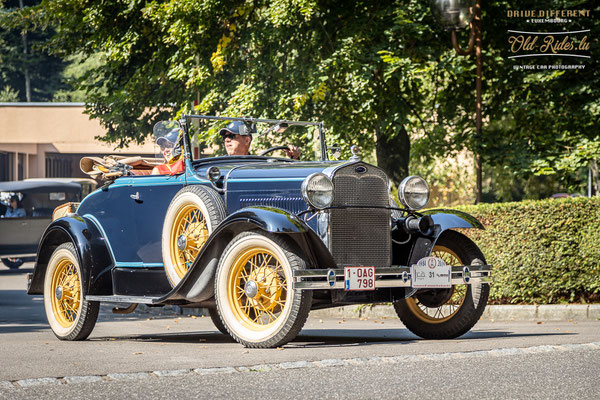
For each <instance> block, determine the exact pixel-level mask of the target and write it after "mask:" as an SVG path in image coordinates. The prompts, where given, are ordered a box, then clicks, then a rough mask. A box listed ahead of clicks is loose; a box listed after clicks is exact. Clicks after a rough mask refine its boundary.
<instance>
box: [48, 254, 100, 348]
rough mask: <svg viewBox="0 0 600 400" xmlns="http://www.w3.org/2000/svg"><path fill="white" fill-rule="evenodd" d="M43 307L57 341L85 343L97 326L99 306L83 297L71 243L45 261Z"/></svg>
mask: <svg viewBox="0 0 600 400" xmlns="http://www.w3.org/2000/svg"><path fill="white" fill-rule="evenodd" d="M44 307H45V309H46V316H47V318H48V323H50V328H52V331H53V332H54V334H55V335H56V337H58V338H59V339H60V340H84V339H86V338H87V337H88V336H89V335H90V333H92V330H93V329H94V326H95V325H96V320H97V319H98V310H99V308H100V303H99V302H97V301H87V300H85V298H84V297H83V291H82V280H81V265H80V264H79V260H78V257H77V253H76V252H75V246H73V243H63V244H61V245H60V246H58V247H57V248H56V250H55V251H54V253H52V256H51V257H50V261H48V267H47V269H46V277H45V280H44Z"/></svg>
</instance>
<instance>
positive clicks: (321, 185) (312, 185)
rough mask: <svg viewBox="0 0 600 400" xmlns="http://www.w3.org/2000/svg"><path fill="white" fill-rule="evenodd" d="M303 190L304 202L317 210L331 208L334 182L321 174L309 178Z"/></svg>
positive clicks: (303, 184) (305, 181) (303, 183)
mask: <svg viewBox="0 0 600 400" xmlns="http://www.w3.org/2000/svg"><path fill="white" fill-rule="evenodd" d="M301 190H302V197H304V200H305V201H306V202H307V203H308V204H310V205H311V206H313V207H315V208H325V207H329V206H330V205H331V203H332V202H333V182H331V179H329V178H328V177H327V175H325V174H322V173H320V172H317V173H314V174H311V175H309V176H307V177H306V179H305V180H304V182H302V189H301Z"/></svg>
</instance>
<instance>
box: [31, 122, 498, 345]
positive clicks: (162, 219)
mask: <svg viewBox="0 0 600 400" xmlns="http://www.w3.org/2000/svg"><path fill="white" fill-rule="evenodd" d="M196 119H201V120H204V121H206V120H227V121H231V120H238V121H243V122H245V123H247V124H248V125H252V124H259V126H260V124H263V123H264V124H267V126H270V127H269V128H268V129H267V132H266V134H267V135H275V134H278V135H280V136H279V138H280V141H284V140H285V136H284V134H283V131H284V130H285V128H286V127H289V126H293V125H303V126H313V127H315V128H313V129H316V130H317V132H318V136H319V146H320V153H321V157H320V160H318V161H296V160H291V159H287V158H279V157H274V156H272V155H267V154H268V153H269V152H271V151H274V150H276V149H277V148H271V149H268V150H267V151H266V152H264V153H267V154H263V155H261V156H251V155H249V156H231V157H213V158H204V159H196V160H195V159H193V157H192V152H191V151H190V148H191V145H190V137H189V134H188V133H189V130H190V126H191V125H192V122H193V121H194V120H196ZM176 124H177V126H178V127H179V129H181V131H182V132H183V134H182V135H181V142H180V145H182V148H183V151H182V154H183V159H184V162H185V171H184V172H183V173H180V174H176V175H161V176H157V175H143V174H139V172H136V171H135V170H134V169H132V168H131V167H129V166H125V165H124V166H122V167H123V168H122V174H120V175H122V176H121V177H118V178H116V179H114V177H115V173H114V172H111V175H110V176H112V178H113V180H110V181H107V183H106V184H105V185H104V186H103V187H102V188H100V189H98V190H97V191H95V192H94V193H92V194H90V195H89V196H88V197H86V198H85V199H84V200H83V201H82V202H81V205H79V208H78V209H77V211H76V213H72V214H69V215H67V216H64V217H62V218H59V219H57V220H55V221H54V222H52V224H51V225H50V226H49V227H48V229H47V230H46V232H45V233H44V235H43V238H42V240H41V242H40V245H39V249H38V254H37V262H36V265H35V271H34V273H33V275H32V276H30V277H29V293H30V294H42V293H43V294H44V303H45V308H46V313H47V316H48V320H49V323H50V326H51V328H52V330H53V331H54V333H55V334H56V336H57V337H58V338H59V339H63V340H81V339H85V338H86V337H87V336H88V335H89V334H90V333H91V331H92V329H93V327H94V325H95V323H96V318H97V315H98V308H99V304H100V303H101V302H107V303H110V302H115V303H116V302H120V303H123V302H126V303H129V304H131V307H129V310H133V309H134V308H135V306H136V305H137V304H139V303H144V304H150V305H155V306H156V305H166V304H176V305H179V306H181V307H207V308H209V309H210V313H211V317H212V319H213V321H214V322H215V325H216V326H217V328H218V329H219V330H220V331H222V332H223V333H226V334H229V335H231V336H232V337H233V338H234V339H235V340H237V341H238V342H240V343H242V344H244V345H245V346H248V347H276V346H281V345H283V344H285V343H287V342H288V341H290V340H292V339H294V337H295V336H296V335H297V334H298V332H299V331H300V329H301V328H302V326H303V324H304V322H305V321H306V318H307V317H308V314H309V312H310V310H311V309H320V308H327V307H335V306H341V305H348V304H364V303H381V302H393V303H394V305H395V309H396V311H397V313H398V315H399V317H400V318H401V320H402V322H403V323H404V324H405V325H406V327H407V328H408V329H410V330H411V331H412V332H414V333H415V334H417V335H419V336H421V337H423V338H454V337H457V336H460V335H462V334H464V333H466V332H467V331H468V330H469V329H471V327H472V326H473V325H474V324H475V323H476V322H477V320H478V319H479V317H480V316H481V314H482V312H483V310H484V308H485V306H486V302H487V298H488V293H489V284H488V283H489V281H490V279H491V278H490V271H491V267H490V266H489V265H486V262H485V259H484V256H483V254H482V253H481V252H480V250H479V249H478V248H477V246H476V245H475V244H474V243H473V242H472V241H471V240H469V239H468V238H467V237H466V236H464V235H463V234H461V233H458V232H456V231H454V230H452V229H453V228H479V229H483V226H482V225H481V224H480V223H479V222H478V221H477V220H476V219H475V218H473V217H471V216H469V215H467V214H464V213H461V212H456V211H448V210H428V211H424V212H418V211H417V210H419V209H422V208H423V207H425V205H426V204H427V201H428V197H429V188H428V186H427V184H426V183H425V181H424V180H423V179H421V178H419V177H416V176H411V177H407V178H406V179H405V180H404V181H402V182H401V183H399V190H398V193H399V196H398V197H399V199H398V200H399V202H400V204H401V206H400V207H398V206H397V205H396V203H395V201H394V200H393V199H391V197H390V182H389V180H388V178H387V176H386V174H385V173H384V172H383V171H382V170H381V169H379V168H377V167H376V166H374V165H370V164H367V163H365V162H363V161H361V160H360V158H359V156H358V155H357V153H358V152H357V151H356V150H354V151H353V153H354V156H353V157H352V158H351V159H349V160H346V161H335V160H329V159H328V158H329V157H328V149H327V146H326V141H325V137H324V130H323V126H322V124H320V123H312V122H296V121H279V120H261V119H253V118H224V117H204V116H192V115H189V116H185V117H184V118H183V119H182V120H181V121H179V122H177V123H176ZM268 124H270V125H268ZM157 126H160V127H161V129H159V131H161V130H162V131H165V132H168V131H169V129H164V128H165V126H166V125H160V124H159V125H157ZM171 132H172V131H171ZM117 169H118V168H117ZM120 311H122V309H121V310H120Z"/></svg>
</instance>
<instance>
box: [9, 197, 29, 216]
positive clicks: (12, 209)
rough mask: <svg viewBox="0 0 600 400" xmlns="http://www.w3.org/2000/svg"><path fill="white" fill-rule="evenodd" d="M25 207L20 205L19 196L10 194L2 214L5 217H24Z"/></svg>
mask: <svg viewBox="0 0 600 400" xmlns="http://www.w3.org/2000/svg"><path fill="white" fill-rule="evenodd" d="M25 215H26V214H25V209H24V208H22V207H21V204H19V197H18V196H17V195H12V196H11V198H10V203H9V206H8V208H7V209H6V214H4V217H5V218H22V217H25Z"/></svg>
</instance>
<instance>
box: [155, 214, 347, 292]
mask: <svg viewBox="0 0 600 400" xmlns="http://www.w3.org/2000/svg"><path fill="white" fill-rule="evenodd" d="M253 229H261V230H263V231H266V232H271V233H275V234H281V235H285V236H286V237H288V238H289V239H290V240H292V241H293V242H294V243H295V244H296V245H297V246H298V248H299V249H300V251H302V252H303V253H304V255H305V256H306V257H307V259H308V261H309V265H310V267H311V268H317V267H319V268H333V267H335V262H334V261H333V257H332V255H331V253H330V252H329V250H328V249H327V247H326V246H325V244H324V243H323V241H322V240H321V239H320V238H319V237H318V236H317V234H316V233H315V232H314V231H313V230H312V229H311V228H310V227H309V226H308V225H307V224H306V223H305V222H304V221H302V220H301V219H299V218H298V217H296V215H294V214H290V213H289V212H287V211H285V210H282V209H280V208H275V207H261V206H255V207H247V208H243V209H241V210H239V211H236V212H235V213H233V214H231V215H229V216H228V217H227V218H225V219H224V220H223V221H222V222H221V223H220V224H219V226H218V227H217V228H216V229H215V230H214V231H213V233H212V234H211V236H210V237H209V238H208V240H207V242H206V244H205V245H204V246H203V247H202V250H201V251H200V254H198V257H197V258H196V260H195V261H194V264H192V266H191V267H190V270H189V271H188V273H187V274H186V275H185V276H184V277H183V279H182V280H181V281H180V282H179V284H178V285H177V286H176V287H174V288H173V290H171V291H170V292H169V293H167V294H166V295H165V296H163V297H162V298H160V299H159V300H158V302H159V303H170V302H173V303H177V302H180V301H181V300H186V301H190V302H200V301H204V300H208V299H210V298H211V297H213V296H214V278H215V274H216V271H217V266H218V264H219V258H220V257H221V254H222V253H223V251H224V250H225V247H227V245H228V244H229V242H230V241H231V240H232V239H233V238H234V237H235V236H236V235H237V234H239V233H241V232H246V231H249V230H253Z"/></svg>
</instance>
